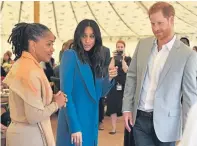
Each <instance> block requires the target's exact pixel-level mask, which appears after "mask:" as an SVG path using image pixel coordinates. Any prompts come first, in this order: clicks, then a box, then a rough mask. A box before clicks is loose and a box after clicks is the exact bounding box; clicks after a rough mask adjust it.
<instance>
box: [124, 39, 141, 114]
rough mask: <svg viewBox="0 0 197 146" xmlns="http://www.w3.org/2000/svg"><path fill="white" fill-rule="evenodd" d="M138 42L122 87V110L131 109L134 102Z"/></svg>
mask: <svg viewBox="0 0 197 146" xmlns="http://www.w3.org/2000/svg"><path fill="white" fill-rule="evenodd" d="M139 45H140V42H139V43H138V45H137V47H136V49H135V52H134V55H133V58H132V60H131V64H130V66H129V69H128V72H127V77H126V83H125V88H124V95H123V106H122V111H123V112H124V111H132V108H133V104H134V95H135V90H136V83H137V53H138V49H139Z"/></svg>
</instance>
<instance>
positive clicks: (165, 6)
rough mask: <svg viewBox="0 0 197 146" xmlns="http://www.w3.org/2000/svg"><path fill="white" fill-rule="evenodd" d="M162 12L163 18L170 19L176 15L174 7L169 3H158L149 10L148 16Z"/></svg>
mask: <svg viewBox="0 0 197 146" xmlns="http://www.w3.org/2000/svg"><path fill="white" fill-rule="evenodd" d="M159 11H161V12H162V13H163V16H164V17H166V18H169V17H170V16H174V15H175V10H174V7H173V6H172V5H171V4H169V3H167V2H157V3H155V4H153V5H152V6H151V7H150V9H149V10H148V15H149V17H150V15H151V14H153V13H156V12H159Z"/></svg>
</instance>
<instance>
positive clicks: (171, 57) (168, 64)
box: [157, 40, 180, 87]
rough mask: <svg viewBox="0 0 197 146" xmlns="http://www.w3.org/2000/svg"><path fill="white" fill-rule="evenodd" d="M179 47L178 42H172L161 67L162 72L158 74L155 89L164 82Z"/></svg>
mask: <svg viewBox="0 0 197 146" xmlns="http://www.w3.org/2000/svg"><path fill="white" fill-rule="evenodd" d="M179 46H180V42H179V41H178V40H176V41H175V42H174V45H173V47H172V49H171V51H170V52H169V55H168V58H167V60H166V62H165V65H164V67H163V70H162V72H161V74H160V77H159V81H158V86H157V87H159V86H160V85H161V83H162V81H163V80H164V78H165V76H166V74H167V73H168V71H169V70H170V68H171V66H172V64H173V62H174V60H175V59H176V57H175V56H176V53H177V51H178V48H179Z"/></svg>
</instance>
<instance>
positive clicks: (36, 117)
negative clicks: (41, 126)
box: [24, 102, 58, 124]
mask: <svg viewBox="0 0 197 146" xmlns="http://www.w3.org/2000/svg"><path fill="white" fill-rule="evenodd" d="M24 107H25V115H26V118H27V121H28V123H29V124H36V123H38V122H41V121H43V120H46V119H48V118H49V117H50V116H51V115H52V114H53V113H54V112H56V111H57V110H58V105H57V103H56V102H52V103H51V104H50V105H48V106H45V108H44V109H43V110H41V109H38V108H35V107H33V106H31V105H29V104H28V103H26V102H24Z"/></svg>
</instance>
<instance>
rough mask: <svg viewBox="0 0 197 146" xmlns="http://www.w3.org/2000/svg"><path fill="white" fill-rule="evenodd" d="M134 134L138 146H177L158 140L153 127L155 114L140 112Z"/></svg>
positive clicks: (173, 143)
mask: <svg viewBox="0 0 197 146" xmlns="http://www.w3.org/2000/svg"><path fill="white" fill-rule="evenodd" d="M166 126H167V125H166ZM133 132H134V133H133V134H134V138H135V145H136V146H175V142H161V141H160V140H159V139H158V138H157V135H156V134H155V130H154V126H153V113H147V112H143V111H140V110H138V112H137V118H136V122H135V125H134V127H133Z"/></svg>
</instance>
